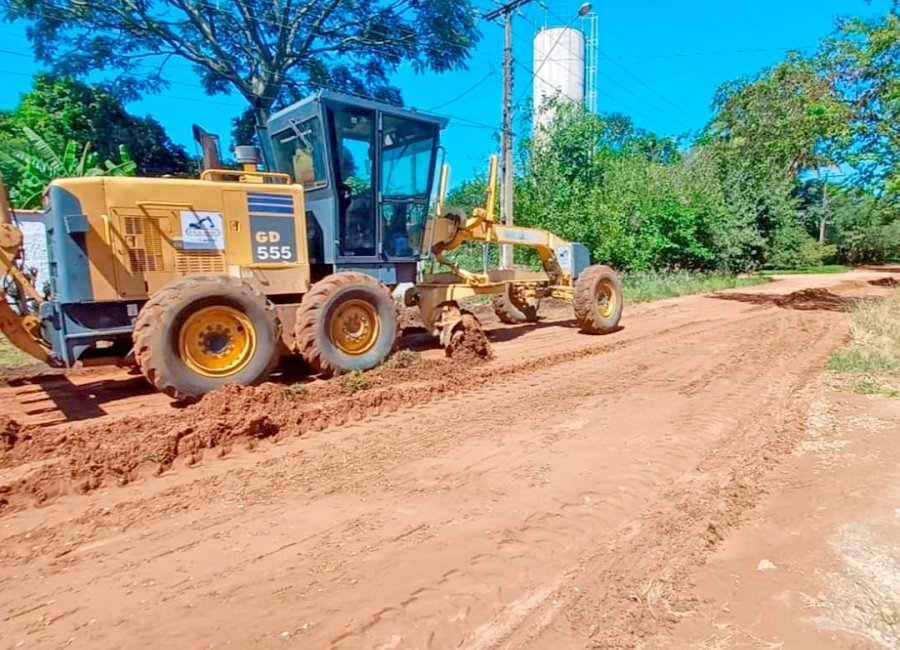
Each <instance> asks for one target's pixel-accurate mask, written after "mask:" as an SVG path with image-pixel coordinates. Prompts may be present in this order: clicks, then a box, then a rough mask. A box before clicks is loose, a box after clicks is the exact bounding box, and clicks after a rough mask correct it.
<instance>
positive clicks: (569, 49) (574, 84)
mask: <svg viewBox="0 0 900 650" xmlns="http://www.w3.org/2000/svg"><path fill="white" fill-rule="evenodd" d="M584 54H585V40H584V34H583V33H582V32H581V31H580V30H578V29H575V28H573V27H550V28H545V29H542V30H541V31H539V32H538V33H537V34H536V35H535V37H534V68H532V69H533V70H534V71H535V75H534V87H533V92H534V95H533V97H534V114H533V116H532V117H533V126H534V128H535V129H537V127H538V126H539V125H540V124H546V123H547V122H549V121H550V120H551V119H552V115H550V114H548V113H546V112H544V111H542V110H541V107H542V105H543V102H544V100H545V99H546V98H548V97H555V96H557V95H559V96H561V97H564V98H566V99H568V100H570V101H573V102H584Z"/></svg>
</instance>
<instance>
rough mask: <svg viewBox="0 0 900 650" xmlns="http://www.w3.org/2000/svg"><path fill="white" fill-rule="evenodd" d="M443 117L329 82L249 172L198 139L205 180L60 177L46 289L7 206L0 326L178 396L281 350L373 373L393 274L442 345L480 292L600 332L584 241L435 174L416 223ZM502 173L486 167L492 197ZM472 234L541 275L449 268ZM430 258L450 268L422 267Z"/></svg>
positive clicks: (47, 354)
mask: <svg viewBox="0 0 900 650" xmlns="http://www.w3.org/2000/svg"><path fill="white" fill-rule="evenodd" d="M445 125H446V121H445V120H444V119H442V118H439V117H434V116H429V115H424V114H421V113H418V112H416V111H410V110H404V109H400V108H397V107H393V106H388V105H385V104H380V103H377V102H371V101H367V100H361V99H358V98H352V97H349V96H345V95H340V94H336V93H330V92H323V93H319V94H317V95H315V96H313V97H311V98H309V99H307V100H304V101H302V102H299V103H297V104H294V105H292V106H290V107H288V108H286V109H285V110H283V111H281V112H279V113H277V114H275V115H273V116H272V118H271V119H270V120H269V122H268V124H267V125H266V128H265V129H262V130H261V131H260V145H261V149H262V165H260V164H259V161H257V160H256V156H255V155H252V153H251V152H250V150H251V148H248V147H239V148H237V150H236V153H237V154H238V158H239V162H240V163H241V167H242V168H241V169H239V170H227V169H220V168H215V167H214V166H212V167H210V165H211V164H212V161H215V159H216V157H217V156H216V155H215V152H214V151H209V147H208V146H207V147H205V152H204V153H205V154H207V155H204V160H205V161H206V162H207V167H208V168H206V169H204V170H203V172H202V174H201V176H200V178H199V179H174V178H108V177H92V178H66V179H58V180H56V181H54V182H53V183H52V184H51V185H50V187H49V188H48V190H47V192H46V193H45V195H44V200H43V210H42V214H41V220H42V221H43V223H44V225H45V228H46V235H47V248H48V258H49V266H50V269H49V270H50V281H49V284H50V289H49V295H47V296H42V295H39V293H38V291H36V290H35V287H33V286H32V285H31V283H30V281H29V279H28V278H27V277H26V274H25V273H24V272H23V271H24V269H25V268H26V261H25V260H24V259H23V257H24V256H23V247H22V234H21V232H20V231H19V229H18V228H17V226H16V217H15V213H14V212H12V211H11V210H9V209H8V206H6V205H5V203H0V272H2V273H3V276H4V284H3V287H2V291H0V298H2V300H0V329H2V330H3V332H4V333H5V334H6V335H7V337H8V338H9V339H10V340H11V341H12V343H13V344H15V345H16V346H18V347H19V348H21V349H23V350H25V351H26V352H28V353H30V354H32V356H35V357H36V358H38V359H41V360H43V361H46V362H47V363H50V364H52V365H60V366H66V367H72V366H75V365H76V364H94V363H110V362H114V363H122V362H130V361H132V360H133V362H134V363H136V364H137V366H138V367H139V368H140V370H141V371H142V372H143V374H144V375H145V376H146V377H147V379H148V380H149V381H150V383H151V384H153V385H154V386H156V387H157V388H158V389H159V390H162V391H164V392H166V393H167V394H169V395H171V396H172V397H174V398H176V399H179V400H192V399H196V398H197V397H199V396H201V395H203V394H205V393H207V392H209V391H211V390H214V389H215V388H217V387H219V386H222V385H224V384H226V383H239V384H253V383H258V382H260V381H264V380H265V379H266V378H267V377H268V376H269V374H270V373H271V371H272V370H273V368H274V366H275V364H276V363H277V362H278V360H279V358H281V357H282V356H285V355H292V354H293V355H299V356H301V357H302V358H303V360H304V361H305V362H306V363H307V364H308V365H309V366H310V367H311V368H312V369H313V370H314V371H316V372H319V373H321V374H323V375H325V376H328V375H332V374H338V373H343V372H349V371H353V370H364V369H368V368H371V367H374V366H376V365H378V364H379V363H381V362H382V361H383V360H384V359H385V358H386V357H387V356H388V354H390V352H391V350H392V349H393V347H394V345H395V339H396V335H397V314H396V307H395V305H394V302H393V300H392V298H391V293H390V291H391V289H392V288H394V287H395V286H396V285H398V284H399V283H414V284H415V287H414V288H413V289H412V290H411V291H410V292H408V293H407V296H406V299H407V304H408V305H410V306H416V305H417V306H418V307H419V309H420V310H421V311H422V317H423V321H424V322H425V323H426V324H427V325H428V326H429V328H430V329H431V330H432V331H433V333H435V334H436V335H438V336H440V338H441V340H442V342H443V343H445V344H450V343H451V341H452V339H453V333H454V332H457V333H458V332H460V331H461V328H460V323H461V322H462V319H463V313H462V310H461V308H460V306H459V300H460V299H461V298H463V297H465V296H469V295H475V294H492V295H493V296H494V304H495V308H496V309H497V311H498V315H500V317H501V319H503V320H504V321H506V322H521V321H528V320H534V319H536V318H537V310H536V303H537V301H538V300H539V299H540V298H541V297H544V296H556V297H560V298H566V299H570V300H573V301H574V302H575V308H576V316H577V317H578V319H579V321H580V322H581V324H582V328H583V329H585V331H590V332H594V333H600V332H606V331H610V330H611V329H613V328H614V327H615V325H616V324H617V322H618V319H619V316H620V314H621V304H622V300H621V290H620V288H619V284H618V280H617V278H616V276H615V274H613V273H612V272H611V271H609V269H606V268H605V267H591V268H587V254H586V251H585V249H584V248H583V247H581V246H580V245H579V244H572V243H569V242H566V241H564V240H562V239H560V238H558V237H555V236H554V235H552V234H551V233H547V232H544V231H540V230H530V229H526V228H514V227H508V226H503V225H501V224H498V223H497V221H496V219H495V218H494V215H493V208H492V206H493V204H494V201H493V196H492V195H490V196H488V197H487V200H486V203H485V207H484V208H480V209H477V210H475V211H474V213H473V214H472V215H464V214H461V213H460V212H459V211H454V210H450V209H446V210H445V208H444V206H443V199H442V197H443V194H444V192H445V190H446V178H447V173H446V170H444V171H443V172H442V173H441V179H442V182H441V189H440V192H439V199H438V204H437V206H436V216H433V217H432V218H428V215H429V205H430V200H431V196H432V186H433V182H432V181H433V178H434V177H435V175H436V166H437V165H436V162H437V156H438V146H439V134H440V131H441V129H442V128H443V127H444V126H445ZM205 142H206V143H207V145H208V144H209V141H208V139H207V140H205ZM495 176H496V163H495V162H493V163H492V171H491V183H490V187H491V190H490V191H491V192H493V187H494V186H495V182H494V181H495ZM469 240H474V241H481V242H485V243H489V244H518V245H525V246H530V247H532V248H534V249H535V250H537V252H538V255H539V257H540V259H541V262H542V264H543V270H542V271H539V272H526V271H516V270H510V269H506V270H489V269H484V270H483V271H481V272H469V271H465V270H463V269H460V268H458V267H456V266H454V265H453V264H452V262H450V261H449V260H448V259H447V258H446V257H445V253H446V252H447V251H449V250H452V249H453V248H455V247H457V246H459V245H460V244H462V243H463V242H465V241H469ZM423 260H430V261H431V262H432V264H431V266H432V267H433V263H434V262H437V263H443V264H445V265H446V268H447V272H445V273H427V274H426V273H423V269H422V268H420V267H421V266H422V261H423ZM432 270H433V268H432Z"/></svg>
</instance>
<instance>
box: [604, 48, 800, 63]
mask: <svg viewBox="0 0 900 650" xmlns="http://www.w3.org/2000/svg"><path fill="white" fill-rule="evenodd" d="M816 47H817V46H816V45H800V46H794V47H758V48H745V49H734V50H708V51H705V52H662V53H650V54H618V55H615V56H610V57H608V58H610V59H614V60H618V61H627V60H632V59H671V58H686V57H701V56H726V55H729V54H759V53H762V52H791V51H794V50H797V51H805V50H809V49H814V48H816Z"/></svg>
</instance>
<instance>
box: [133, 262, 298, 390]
mask: <svg viewBox="0 0 900 650" xmlns="http://www.w3.org/2000/svg"><path fill="white" fill-rule="evenodd" d="M279 330H280V326H279V323H278V319H277V317H276V316H275V309H274V307H273V306H272V305H271V304H270V303H269V301H268V300H266V297H265V296H264V295H263V294H262V293H260V292H259V291H257V290H256V289H254V288H253V287H251V286H250V285H248V284H246V283H245V282H243V281H241V280H240V279H239V278H234V277H231V276H227V275H209V276H193V277H187V278H183V279H181V280H177V281H175V282H173V283H171V284H169V285H167V286H166V287H164V288H163V289H161V290H160V291H158V292H157V293H156V294H155V295H154V296H153V297H152V298H151V299H150V300H149V301H147V303H146V304H145V305H144V307H143V309H141V312H140V314H139V315H138V317H137V321H136V322H135V327H134V333H133V339H134V357H135V361H136V362H137V364H138V367H139V368H140V369H141V372H142V373H143V374H144V376H145V377H146V378H147V381H149V382H150V383H151V384H152V385H153V386H154V387H156V388H157V389H158V390H160V391H162V392H164V393H165V394H166V395H169V396H170V397H173V398H174V399H176V400H178V401H181V402H188V401H194V400H196V399H198V398H200V397H202V396H203V395H205V394H206V393H209V392H211V391H213V390H216V389H217V388H220V387H222V386H224V385H225V384H241V385H245V386H246V385H252V384H258V383H260V382H262V381H265V380H266V379H267V378H268V377H269V374H270V373H271V372H272V370H273V369H274V367H275V365H276V364H277V363H278V358H279V353H278V349H279V348H278V346H279V338H280V331H279Z"/></svg>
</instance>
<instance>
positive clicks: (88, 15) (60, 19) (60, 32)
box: [5, 0, 478, 121]
mask: <svg viewBox="0 0 900 650" xmlns="http://www.w3.org/2000/svg"><path fill="white" fill-rule="evenodd" d="M5 18H6V19H7V20H18V19H24V20H29V21H32V23H31V24H30V25H29V27H28V37H29V38H30V40H31V42H32V45H33V50H34V53H35V56H36V57H37V58H38V60H39V61H41V62H43V63H46V64H49V65H51V66H52V67H53V69H54V71H56V72H59V73H63V74H66V75H69V76H75V77H79V76H82V75H85V74H87V73H89V72H92V71H97V70H100V71H103V72H104V73H111V72H115V76H114V78H112V79H111V82H112V84H113V86H114V87H115V88H116V89H117V91H118V92H120V93H123V94H122V95H121V96H123V97H126V98H131V97H134V96H135V95H137V94H139V93H143V92H147V91H160V90H164V89H165V88H167V86H168V81H167V70H166V68H167V65H168V64H169V62H170V61H171V60H173V59H181V60H184V61H186V62H188V63H189V64H190V65H191V66H192V67H193V69H194V70H195V71H196V73H197V75H198V76H199V79H200V82H201V83H202V85H203V87H204V88H205V89H206V91H207V92H208V93H209V94H218V93H232V92H235V93H238V94H240V95H241V96H242V97H244V99H246V100H247V102H248V104H249V106H250V109H251V110H252V111H253V115H254V117H255V119H256V120H257V121H260V120H265V118H266V117H267V116H268V114H269V112H270V111H271V109H272V107H273V106H274V105H276V104H278V103H279V102H285V101H288V100H291V99H294V98H296V97H297V96H298V95H300V94H303V93H306V92H308V91H309V90H310V89H315V88H321V87H330V88H337V89H340V90H344V91H347V92H350V93H353V94H357V95H363V96H372V97H376V98H380V99H385V100H389V101H394V102H398V101H400V93H399V90H398V89H397V88H396V87H395V86H393V85H391V83H390V80H389V75H390V73H391V72H393V71H395V70H397V68H398V67H399V66H400V64H401V63H404V62H407V63H409V64H411V65H412V67H413V68H414V69H415V70H417V71H424V70H427V69H430V70H434V71H437V72H441V71H445V70H451V69H455V68H462V67H465V64H466V59H467V58H468V53H469V49H470V48H471V47H472V46H473V45H474V43H475V42H476V40H477V36H478V34H477V31H476V29H475V15H474V12H473V9H472V6H471V3H470V2H469V0H429V1H428V2H421V1H420V0H230V1H229V2H216V1H215V0H121V1H116V2H110V1H109V0H9V1H8V3H7V5H6V11H5Z"/></svg>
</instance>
